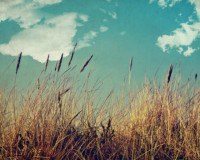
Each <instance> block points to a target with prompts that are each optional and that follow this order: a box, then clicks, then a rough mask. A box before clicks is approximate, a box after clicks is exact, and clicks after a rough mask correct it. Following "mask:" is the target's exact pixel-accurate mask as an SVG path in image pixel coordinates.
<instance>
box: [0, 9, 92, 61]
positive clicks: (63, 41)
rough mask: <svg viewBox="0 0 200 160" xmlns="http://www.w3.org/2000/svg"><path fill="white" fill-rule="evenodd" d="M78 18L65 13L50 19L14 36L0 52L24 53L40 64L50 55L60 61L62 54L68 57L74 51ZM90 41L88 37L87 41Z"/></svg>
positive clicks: (1, 46)
mask: <svg viewBox="0 0 200 160" xmlns="http://www.w3.org/2000/svg"><path fill="white" fill-rule="evenodd" d="M77 18H78V14H77V13H65V14H63V15H60V16H57V17H54V18H51V19H48V20H47V21H45V23H44V24H42V25H35V26H34V27H33V28H27V29H25V30H23V31H21V32H19V33H18V34H16V35H15V36H13V37H12V39H11V41H10V42H9V43H8V44H2V45H0V52H2V53H4V54H12V55H17V54H18V53H19V52H21V51H22V52H23V54H24V55H30V56H32V57H33V58H34V59H36V60H38V61H40V62H44V61H45V60H46V57H47V55H48V54H50V59H51V60H58V59H59V58H60V54H61V53H64V56H67V55H68V54H69V52H70V51H71V49H72V48H71V47H72V46H73V37H74V36H75V34H76V32H77V22H76V19H77ZM92 35H93V33H92ZM89 39H90V37H86V39H85V41H86V42H88V41H89Z"/></svg>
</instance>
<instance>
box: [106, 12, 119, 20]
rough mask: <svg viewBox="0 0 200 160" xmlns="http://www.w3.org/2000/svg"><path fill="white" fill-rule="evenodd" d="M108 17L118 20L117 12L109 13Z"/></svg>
mask: <svg viewBox="0 0 200 160" xmlns="http://www.w3.org/2000/svg"><path fill="white" fill-rule="evenodd" d="M108 15H109V16H111V17H112V18H113V19H117V13H116V12H108Z"/></svg>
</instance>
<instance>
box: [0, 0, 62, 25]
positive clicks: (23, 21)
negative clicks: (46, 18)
mask: <svg viewBox="0 0 200 160" xmlns="http://www.w3.org/2000/svg"><path fill="white" fill-rule="evenodd" d="M60 2H62V0H33V1H26V0H12V1H8V0H1V1H0V6H1V7H0V22H1V21H4V20H7V19H9V20H13V21H16V22H17V23H18V24H19V25H20V26H21V27H22V28H29V27H30V26H32V25H35V24H37V23H38V22H39V21H40V20H41V19H42V18H43V17H41V16H39V15H38V14H37V12H36V10H37V9H39V8H41V7H44V6H46V5H52V4H55V3H60Z"/></svg>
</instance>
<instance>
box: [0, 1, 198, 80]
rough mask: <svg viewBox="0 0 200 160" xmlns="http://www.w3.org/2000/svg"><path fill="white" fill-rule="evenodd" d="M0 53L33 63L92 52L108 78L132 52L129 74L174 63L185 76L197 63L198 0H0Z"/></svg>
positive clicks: (124, 66)
mask: <svg viewBox="0 0 200 160" xmlns="http://www.w3.org/2000/svg"><path fill="white" fill-rule="evenodd" d="M0 6H1V7H0V53H2V54H3V55H12V56H16V55H18V54H19V52H21V51H22V52H23V55H29V56H31V57H33V59H35V60H37V61H39V62H45V60H46V57H47V55H48V54H50V60H58V59H59V58H60V55H61V53H64V56H68V55H69V53H70V51H71V50H72V48H73V45H74V44H75V43H76V42H78V53H79V54H85V55H87V54H94V55H95V60H94V61H95V62H94V63H95V66H94V67H96V68H97V70H99V73H102V72H104V71H105V70H107V71H108V72H107V73H108V74H109V73H111V72H112V73H113V76H114V77H118V76H119V75H118V74H122V73H123V72H124V70H126V69H127V68H128V67H127V64H128V63H129V58H130V57H131V56H133V59H134V61H133V62H134V67H135V75H137V76H139V77H140V78H139V79H142V78H141V77H144V75H146V74H147V75H148V74H151V75H152V74H153V73H155V72H156V70H157V69H158V68H160V70H161V71H162V72H163V71H165V70H164V68H165V69H166V68H167V66H169V64H171V63H172V64H175V65H178V66H179V67H180V69H181V70H183V72H184V73H183V74H187V75H188V76H189V75H190V74H191V73H192V72H199V71H198V69H197V68H199V67H200V64H199V62H200V1H199V0H12V1H7V0H0Z"/></svg>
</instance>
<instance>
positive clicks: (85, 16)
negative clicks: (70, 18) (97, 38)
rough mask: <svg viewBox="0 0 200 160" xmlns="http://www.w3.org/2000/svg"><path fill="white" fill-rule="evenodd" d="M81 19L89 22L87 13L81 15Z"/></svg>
mask: <svg viewBox="0 0 200 160" xmlns="http://www.w3.org/2000/svg"><path fill="white" fill-rule="evenodd" d="M79 18H80V20H82V21H83V22H87V21H88V19H89V17H88V16H87V15H83V14H82V15H79Z"/></svg>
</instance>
